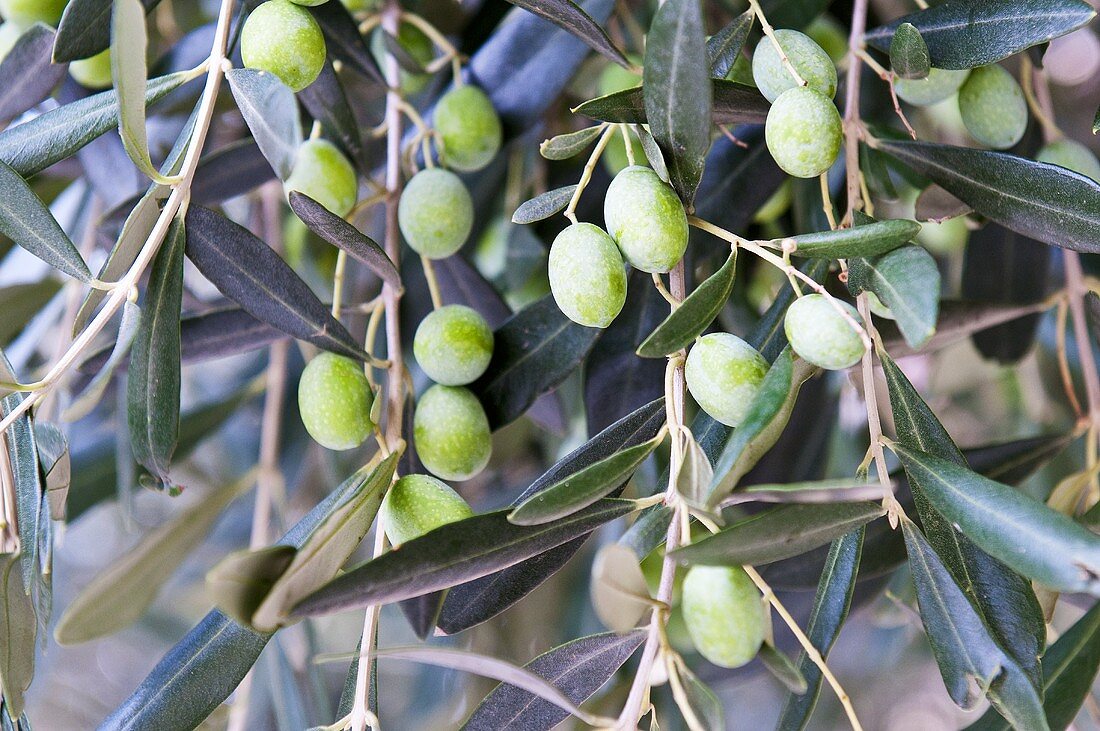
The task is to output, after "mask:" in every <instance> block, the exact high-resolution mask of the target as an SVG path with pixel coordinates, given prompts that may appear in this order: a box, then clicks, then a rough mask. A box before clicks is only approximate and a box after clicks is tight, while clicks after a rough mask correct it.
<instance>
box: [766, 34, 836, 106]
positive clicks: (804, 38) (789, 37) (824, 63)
mask: <svg viewBox="0 0 1100 731" xmlns="http://www.w3.org/2000/svg"><path fill="white" fill-rule="evenodd" d="M775 37H776V40H778V41H779V45H780V46H782V47H783V52H784V53H785V54H787V59H788V60H789V61H790V62H791V66H793V67H794V70H795V71H797V72H798V75H799V76H801V77H802V80H803V81H805V82H806V85H807V87H808V88H810V89H813V90H814V91H817V92H820V93H821V94H823V95H824V96H826V97H828V98H829V99H832V98H833V95H834V94H836V66H834V65H833V60H832V59H831V58H829V54H827V53H825V51H824V50H823V49H822V48H821V46H819V45H817V43H815V42H814V40H813V39H812V38H810V37H809V36H808V35H806V34H805V33H800V32H798V31H796V30H789V29H782V30H777V31H776V32H775ZM752 78H753V81H755V82H756V88H757V89H759V90H760V93H761V94H763V95H764V96H765V98H767V100H768V101H770V102H774V101H775V100H776V99H778V98H779V96H780V95H781V94H782V93H783V92H785V91H787V90H788V89H794V88H796V87H798V82H797V81H796V80H795V78H794V76H792V75H791V72H790V71H789V70H787V66H786V65H785V64H784V63H783V59H781V58H780V57H779V51H778V50H777V49H776V47H775V44H774V43H772V41H771V39H770V38H768V37H767V36H765V37H764V38H761V39H760V42H759V43H757V44H756V50H755V51H754V52H753V54H752Z"/></svg>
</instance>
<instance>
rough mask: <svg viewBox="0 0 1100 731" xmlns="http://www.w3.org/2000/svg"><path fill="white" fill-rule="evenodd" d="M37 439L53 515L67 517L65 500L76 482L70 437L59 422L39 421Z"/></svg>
mask: <svg viewBox="0 0 1100 731" xmlns="http://www.w3.org/2000/svg"><path fill="white" fill-rule="evenodd" d="M34 438H35V441H36V442H37V444H38V462H39V464H40V465H41V467H42V477H43V479H44V480H45V487H46V498H47V500H46V501H47V503H48V504H49V506H50V518H51V519H53V520H64V519H65V500H66V498H67V497H68V494H69V486H70V485H71V484H72V458H71V456H70V454H69V440H68V439H66V438H65V434H64V432H62V431H61V430H60V429H59V428H58V427H57V426H56V425H54V424H50V423H48V422H42V421H40V422H37V423H35V425H34Z"/></svg>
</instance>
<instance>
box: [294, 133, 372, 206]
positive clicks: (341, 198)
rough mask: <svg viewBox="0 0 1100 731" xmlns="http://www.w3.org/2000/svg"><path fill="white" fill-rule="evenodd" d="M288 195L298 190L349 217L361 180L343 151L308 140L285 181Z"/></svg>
mask: <svg viewBox="0 0 1100 731" xmlns="http://www.w3.org/2000/svg"><path fill="white" fill-rule="evenodd" d="M283 190H284V191H286V193H287V195H290V191H292V190H296V191H298V192H299V193H303V194H305V195H308V196H309V197H310V198H312V199H313V200H315V201H317V202H318V203H320V204H321V205H322V206H324V207H325V208H327V209H329V210H330V211H332V212H333V213H335V214H336V215H337V216H341V217H343V216H345V215H347V213H348V211H350V210H351V209H352V207H353V206H355V201H356V200H357V199H358V198H359V181H358V179H357V178H356V175H355V168H354V167H352V165H351V163H350V162H348V159H347V158H346V157H344V153H342V152H340V148H338V147H337V146H336V145H334V144H332V143H331V142H329V141H328V140H322V139H314V140H306V141H305V142H303V143H302V145H301V146H300V147H299V148H298V152H297V153H296V154H295V156H294V167H293V168H292V169H291V171H290V175H288V176H287V179H286V181H284V182H283Z"/></svg>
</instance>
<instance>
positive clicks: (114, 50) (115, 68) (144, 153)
mask: <svg viewBox="0 0 1100 731" xmlns="http://www.w3.org/2000/svg"><path fill="white" fill-rule="evenodd" d="M112 5H113V6H114V10H113V12H112V13H111V51H110V56H111V76H112V78H113V80H114V84H115V90H116V91H117V92H118V101H119V104H118V132H119V135H120V136H121V138H122V145H123V147H125V148H126V154H127V155H129V156H130V160H132V161H133V163H134V165H136V166H137V168H138V169H139V170H141V171H142V172H143V173H145V174H146V175H148V176H149V177H150V178H152V179H153V180H155V181H157V182H159V183H165V182H168V181H166V180H164V178H163V177H162V176H161V175H160V173H159V172H157V169H156V167H155V166H154V165H153V161H152V159H150V157H149V138H148V133H147V132H146V129H145V95H146V92H145V89H146V85H147V84H148V76H149V72H148V70H147V69H146V66H145V56H146V53H147V51H148V45H149V37H148V33H147V31H146V28H145V6H144V5H142V3H141V0H112Z"/></svg>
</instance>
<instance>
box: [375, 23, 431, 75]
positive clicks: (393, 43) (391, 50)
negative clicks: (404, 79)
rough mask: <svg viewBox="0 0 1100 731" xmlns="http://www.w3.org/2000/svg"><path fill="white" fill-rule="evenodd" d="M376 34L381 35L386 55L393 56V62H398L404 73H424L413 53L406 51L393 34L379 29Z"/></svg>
mask: <svg viewBox="0 0 1100 731" xmlns="http://www.w3.org/2000/svg"><path fill="white" fill-rule="evenodd" d="M376 32H377V33H380V34H381V38H382V44H383V46H384V47H385V49H386V53H387V54H388V55H390V56H393V60H394V61H396V62H397V65H398V67H399V68H400V69H401V70H402V71H404V72H405V73H408V74H423V73H424V66H423V65H422V64H421V63H420V61H418V60H417V59H416V58H415V57H414V56H413V55H412V54H411V53H409V52H408V51H407V50H405V47H404V46H402V45H401V41H399V40H397V38H395V37H394V35H393V34H392V33H390V32H388V31H387V30H386V29H385V28H379V29H378V30H377V31H376Z"/></svg>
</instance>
